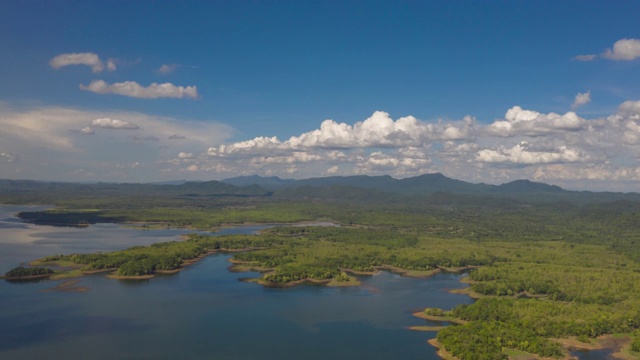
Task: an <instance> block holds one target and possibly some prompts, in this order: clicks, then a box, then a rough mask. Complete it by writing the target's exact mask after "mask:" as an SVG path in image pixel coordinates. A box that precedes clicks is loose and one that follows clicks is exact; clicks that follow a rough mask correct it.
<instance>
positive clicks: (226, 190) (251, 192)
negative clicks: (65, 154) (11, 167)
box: [0, 179, 271, 196]
mask: <svg viewBox="0 0 640 360" xmlns="http://www.w3.org/2000/svg"><path fill="white" fill-rule="evenodd" d="M42 191H46V192H50V193H51V192H55V193H58V194H63V193H70V194H74V195H108V194H110V193H119V194H132V195H143V196H144V195H151V196H162V195H169V196H180V195H192V196H195V195H198V196H203V195H206V196H218V195H236V196H266V195H271V192H269V191H267V190H265V189H264V188H262V187H260V186H257V185H250V186H235V185H231V184H225V183H223V182H220V181H215V180H212V181H202V182H195V181H191V182H185V183H182V184H179V185H160V184H139V183H136V184H130V183H92V184H86V183H83V184H79V183H69V182H39V181H32V180H1V179H0V195H1V194H3V193H13V194H16V193H21V194H25V193H35V192H42Z"/></svg>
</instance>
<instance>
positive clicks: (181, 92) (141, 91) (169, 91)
mask: <svg viewBox="0 0 640 360" xmlns="http://www.w3.org/2000/svg"><path fill="white" fill-rule="evenodd" d="M80 89H82V90H85V91H91V92H94V93H97V94H118V95H123V96H129V97H134V98H140V99H156V98H177V99H182V98H192V99H197V98H198V89H197V88H196V86H176V85H173V84H171V83H163V84H158V83H152V84H151V85H149V86H147V87H144V86H141V85H140V84H138V83H137V82H135V81H125V82H120V83H113V84H108V83H107V82H105V81H103V80H94V81H92V82H91V83H90V84H89V85H86V86H85V85H83V84H80Z"/></svg>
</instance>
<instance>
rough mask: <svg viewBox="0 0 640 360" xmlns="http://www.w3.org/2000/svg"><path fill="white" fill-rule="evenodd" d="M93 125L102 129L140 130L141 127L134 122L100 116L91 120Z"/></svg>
mask: <svg viewBox="0 0 640 360" xmlns="http://www.w3.org/2000/svg"><path fill="white" fill-rule="evenodd" d="M91 126H92V127H94V128H100V129H124V130H138V129H140V127H139V126H138V125H136V124H132V123H129V122H126V121H123V120H118V119H110V118H100V119H93V120H91Z"/></svg>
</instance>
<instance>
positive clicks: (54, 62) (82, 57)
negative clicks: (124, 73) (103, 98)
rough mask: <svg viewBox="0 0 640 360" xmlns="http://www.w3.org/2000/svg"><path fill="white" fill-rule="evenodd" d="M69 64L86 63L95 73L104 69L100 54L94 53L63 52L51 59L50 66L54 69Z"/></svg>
mask: <svg viewBox="0 0 640 360" xmlns="http://www.w3.org/2000/svg"><path fill="white" fill-rule="evenodd" d="M69 65H86V66H89V67H91V70H92V71H93V72H94V73H99V72H102V70H104V63H103V62H102V61H101V60H100V58H99V57H98V55H96V54H94V53H70V54H61V55H58V56H56V57H54V58H53V59H51V60H50V61H49V66H51V67H52V68H54V69H59V68H61V67H64V66H69ZM114 70H115V67H114Z"/></svg>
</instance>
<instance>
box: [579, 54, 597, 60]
mask: <svg viewBox="0 0 640 360" xmlns="http://www.w3.org/2000/svg"><path fill="white" fill-rule="evenodd" d="M597 57H598V55H594V54H589V55H577V56H575V57H574V58H573V60H578V61H593V60H595V59H596V58H597Z"/></svg>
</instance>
